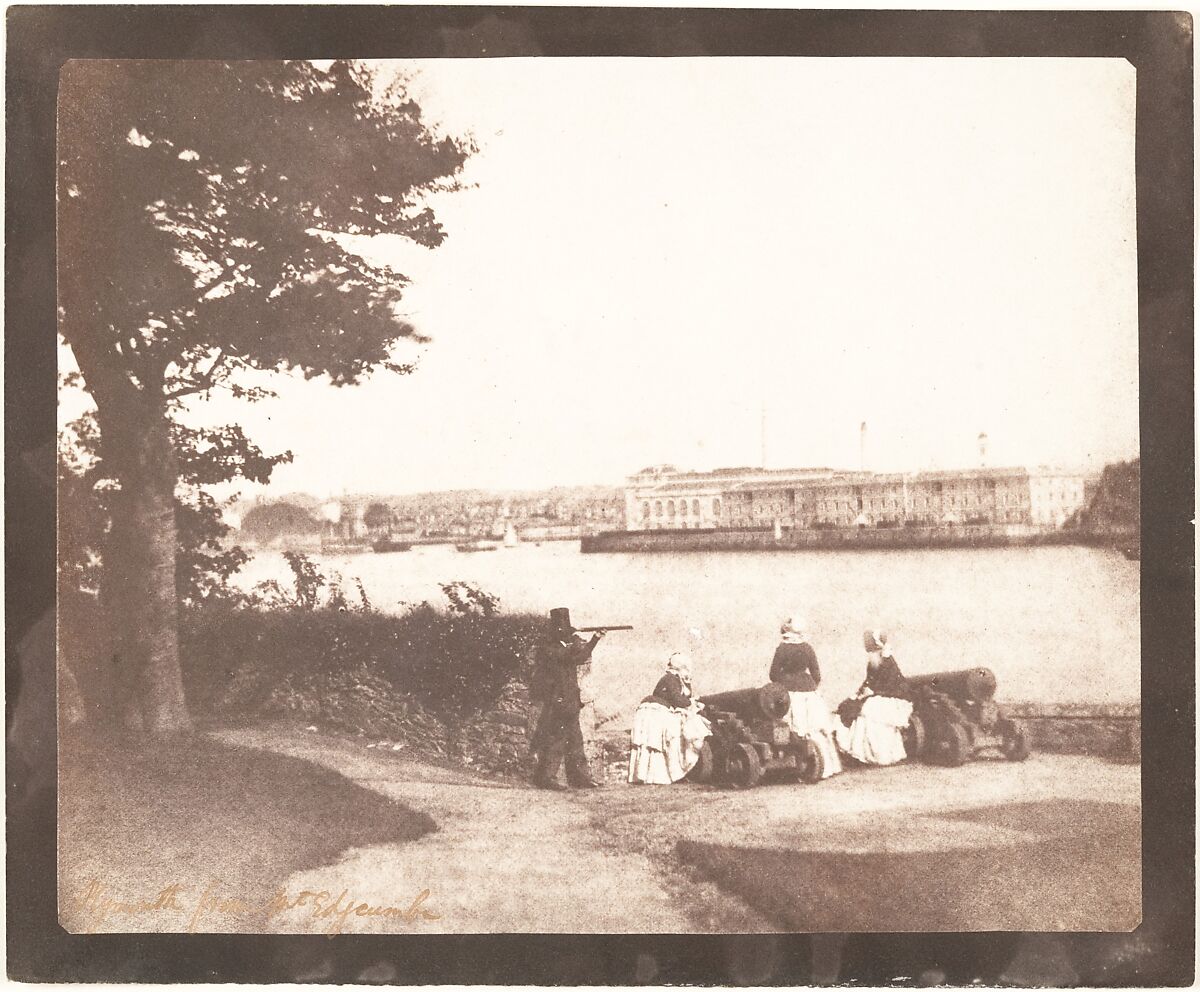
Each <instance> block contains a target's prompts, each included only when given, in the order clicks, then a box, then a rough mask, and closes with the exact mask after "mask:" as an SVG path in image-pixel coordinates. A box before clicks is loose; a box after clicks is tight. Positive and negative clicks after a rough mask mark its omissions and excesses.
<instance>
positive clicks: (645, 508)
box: [642, 499, 721, 520]
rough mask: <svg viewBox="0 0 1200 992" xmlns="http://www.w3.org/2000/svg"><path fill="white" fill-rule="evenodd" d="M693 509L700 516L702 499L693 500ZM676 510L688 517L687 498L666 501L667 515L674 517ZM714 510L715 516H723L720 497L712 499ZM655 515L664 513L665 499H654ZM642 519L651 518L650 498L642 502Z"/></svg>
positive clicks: (693, 513) (695, 515) (658, 515)
mask: <svg viewBox="0 0 1200 992" xmlns="http://www.w3.org/2000/svg"><path fill="white" fill-rule="evenodd" d="M691 509H692V516H694V517H698V516H700V500H698V499H694V500H692V504H691ZM676 512H678V513H679V515H680V516H681V517H686V516H687V515H688V501H687V500H686V499H681V500H679V501H678V502H676V500H673V499H669V500H667V501H666V513H667V516H668V517H673V516H675V514H676ZM712 512H713V516H714V517H720V516H721V501H720V500H719V499H714V500H713V501H712ZM654 515H655V516H656V517H661V516H662V515H663V501H662V500H660V499H656V500H655V501H654ZM642 519H643V520H649V519H650V503H649V501H648V500H647V501H645V502H643V503H642Z"/></svg>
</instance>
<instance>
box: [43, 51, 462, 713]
mask: <svg viewBox="0 0 1200 992" xmlns="http://www.w3.org/2000/svg"><path fill="white" fill-rule="evenodd" d="M375 82H376V81H375V79H374V78H373V77H372V75H371V73H370V72H369V71H368V69H366V68H365V67H363V66H358V65H353V64H350V63H346V62H334V63H332V64H331V65H329V66H328V67H324V68H319V67H316V66H314V65H312V64H309V63H303V62H287V63H282V62H280V63H268V62H224V63H222V62H151V61H136V62H135V61H104V62H99V61H97V62H88V61H82V62H72V63H68V65H67V66H66V67H65V69H64V71H63V74H62V78H61V84H60V93H59V118H58V120H59V135H58V137H59V176H58V201H59V215H58V245H59V320H60V325H59V326H60V330H61V333H62V335H63V337H64V338H65V340H66V341H67V343H68V344H69V346H70V348H71V350H72V352H73V354H74V356H75V360H76V362H77V363H78V366H79V369H80V372H81V373H82V376H83V382H84V385H85V388H86V389H87V390H88V392H89V393H90V394H91V397H92V399H93V400H94V401H95V406H96V421H97V425H98V428H99V443H100V449H101V452H102V457H103V460H104V463H105V465H106V468H107V471H108V473H109V474H110V475H111V476H112V477H113V478H114V479H116V481H117V486H116V487H115V489H114V491H113V493H112V497H111V499H110V501H109V507H108V510H109V515H110V525H109V531H108V540H107V541H106V544H105V554H104V563H103V565H104V567H103V573H102V580H101V581H102V589H101V601H102V603H104V604H105V610H106V612H107V613H108V614H109V615H110V616H112V617H113V618H114V619H115V621H116V622H115V623H114V631H115V634H114V638H115V643H114V647H113V659H114V661H115V663H116V664H115V665H114V668H115V670H116V672H117V675H116V683H117V694H118V696H119V698H121V699H123V700H124V702H125V703H126V704H127V705H126V706H125V712H124V719H125V721H126V722H127V723H128V724H130V725H133V726H141V727H143V728H145V729H146V730H150V731H153V732H170V731H181V730H186V729H188V728H189V726H190V721H189V717H188V712H187V706H186V703H185V700H184V696H183V689H182V682H181V678H180V671H179V658H178V641H177V630H176V626H177V625H176V611H177V600H176V547H177V536H176V510H175V499H174V497H175V491H176V488H177V486H178V485H179V484H180V479H181V477H185V478H186V476H187V466H186V465H184V464H183V463H182V462H181V459H180V447H179V444H178V433H179V432H178V420H179V417H178V413H179V411H180V408H181V404H183V403H184V402H185V401H188V398H189V397H195V396H198V395H199V396H206V395H208V394H209V393H211V392H212V391H213V390H217V389H227V390H229V391H230V392H232V393H233V394H234V395H235V396H246V397H248V398H251V399H253V398H254V397H255V396H256V395H258V394H257V393H256V391H255V388H254V387H252V386H248V385H247V382H248V379H247V375H248V374H252V373H254V372H255V371H283V370H296V371H299V372H300V373H302V374H303V375H304V376H306V377H310V378H311V377H317V376H326V377H328V379H329V381H330V382H331V383H333V384H334V385H346V384H350V383H354V382H357V381H359V380H360V379H362V378H363V377H364V376H365V375H367V374H368V373H369V372H371V371H372V370H374V369H377V368H380V367H385V368H391V369H394V370H397V371H403V370H404V368H403V366H398V365H396V364H395V363H394V362H393V359H392V352H393V348H394V346H395V345H396V343H397V342H398V341H399V340H400V339H402V338H413V337H415V336H416V334H415V331H414V329H413V328H412V327H411V326H410V325H409V324H407V323H406V322H405V321H404V320H402V319H401V318H400V317H399V316H398V311H397V306H398V303H399V300H400V297H401V293H402V291H403V289H404V286H405V280H404V278H403V277H402V276H400V275H398V274H396V273H394V272H391V271H387V270H382V269H378V268H375V267H372V266H371V265H370V264H368V263H367V262H366V261H364V259H363V258H361V257H360V256H359V255H357V254H355V253H354V252H353V251H351V250H349V249H348V248H347V247H346V244H347V242H346V240H345V239H344V238H338V237H335V235H358V236H370V235H377V234H397V235H402V236H404V237H407V238H409V239H411V240H413V241H415V242H417V243H419V244H421V245H424V246H426V247H429V248H433V247H436V246H437V245H438V244H440V243H441V242H442V240H443V238H444V233H443V231H442V229H441V227H440V226H439V224H438V223H437V221H436V220H435V218H434V216H433V214H432V212H431V210H430V209H429V208H428V206H427V205H426V203H425V198H426V197H427V195H428V194H429V193H430V192H433V191H436V190H446V189H453V188H455V185H456V177H457V175H458V173H459V171H460V169H461V168H462V165H463V163H464V161H465V158H466V156H467V154H468V153H469V151H470V149H469V148H468V147H467V145H466V143H465V142H463V141H460V140H456V139H453V138H449V137H438V136H436V135H434V134H432V133H431V132H430V130H429V129H428V128H427V126H426V125H425V123H424V122H423V120H422V118H421V113H420V110H419V108H418V107H417V105H416V104H415V103H413V102H412V101H411V100H409V99H407V97H406V96H405V94H404V91H403V89H402V88H401V87H400V86H396V85H393V86H391V87H381V86H377V85H375Z"/></svg>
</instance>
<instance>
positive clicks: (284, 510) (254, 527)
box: [242, 500, 321, 542]
mask: <svg viewBox="0 0 1200 992" xmlns="http://www.w3.org/2000/svg"><path fill="white" fill-rule="evenodd" d="M320 532H321V521H320V520H318V519H317V518H316V517H314V516H313V515H312V514H311V513H309V512H308V511H307V510H306V509H304V508H303V507H302V506H296V505H295V504H294V503H289V502H287V501H286V500H280V501H278V502H275V503H263V504H260V505H259V506H256V507H253V508H252V509H250V510H248V511H247V512H246V515H245V516H244V517H243V518H242V533H243V534H245V535H247V536H248V537H252V538H254V539H255V540H256V541H263V542H267V541H273V540H275V538H277V537H283V536H290V535H295V534H319V533H320Z"/></svg>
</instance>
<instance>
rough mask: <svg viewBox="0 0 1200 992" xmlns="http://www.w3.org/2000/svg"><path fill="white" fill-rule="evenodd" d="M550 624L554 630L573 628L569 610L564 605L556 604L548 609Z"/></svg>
mask: <svg viewBox="0 0 1200 992" xmlns="http://www.w3.org/2000/svg"><path fill="white" fill-rule="evenodd" d="M550 624H551V626H553V627H554V629H555V630H572V631H573V630H574V629H575V628H574V627H572V626H571V611H570V610H568V609H567V608H566V607H565V606H558V607H555V608H554V609H553V610H551V611H550Z"/></svg>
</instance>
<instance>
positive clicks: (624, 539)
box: [580, 524, 1113, 554]
mask: <svg viewBox="0 0 1200 992" xmlns="http://www.w3.org/2000/svg"><path fill="white" fill-rule="evenodd" d="M1112 540H1113V538H1111V537H1104V538H1100V537H1095V536H1092V535H1088V534H1085V533H1083V532H1081V531H1073V530H1057V529H1054V528H1048V527H1035V526H1031V525H1022V524H991V525H974V524H960V525H955V526H949V527H893V528H875V527H863V528H852V529H847V528H842V529H837V530H801V529H790V528H783V529H782V530H781V532H780V536H779V537H778V538H776V537H775V534H774V531H773V530H772V529H771V528H769V527H768V528H751V527H747V528H730V529H720V530H639V531H605V532H604V533H602V534H596V535H594V536H588V537H584V538H583V540H582V542H581V544H580V550H581V551H582V552H584V553H585V554H604V553H614V552H639V553H654V552H660V553H666V554H671V553H674V552H679V551H747V550H772V551H805V550H814V551H815V550H840V551H853V550H857V549H861V548H994V547H1022V546H1026V545H1042V544H1106V543H1110V542H1111V541H1112Z"/></svg>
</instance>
